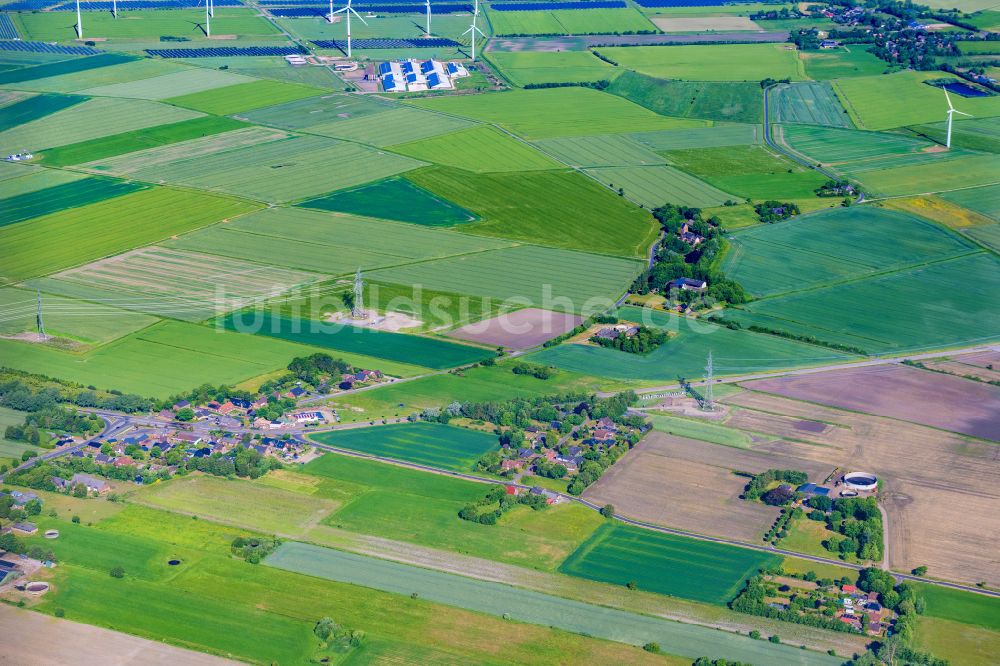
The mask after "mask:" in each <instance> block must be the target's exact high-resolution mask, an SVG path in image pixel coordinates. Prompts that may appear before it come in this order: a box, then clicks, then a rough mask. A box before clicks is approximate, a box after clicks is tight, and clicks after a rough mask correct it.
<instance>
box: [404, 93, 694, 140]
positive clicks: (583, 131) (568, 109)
mask: <svg viewBox="0 0 1000 666" xmlns="http://www.w3.org/2000/svg"><path fill="white" fill-rule="evenodd" d="M410 103H411V104H414V105H416V106H419V107H421V108H425V109H430V110H432V111H443V112H445V113H451V114H456V115H459V116H464V117H467V118H471V119H473V120H480V121H484V122H489V123H496V124H498V125H501V126H503V127H506V128H507V129H509V130H511V131H512V132H514V133H515V134H518V135H520V136H522V137H523V138H525V139H545V138H550V137H556V136H580V135H588V134H609V133H614V132H621V131H622V130H623V129H625V130H627V131H629V132H642V131H652V130H660V129H683V128H687V127H704V126H705V123H703V122H698V121H695V120H685V119H680V118H665V117H663V116H660V115H658V114H656V113H653V112H652V111H649V110H648V109H644V108H643V107H641V106H639V105H638V104H633V103H631V102H629V101H627V100H625V99H622V98H621V97H616V96H614V95H609V94H608V93H603V92H600V91H598V90H592V89H590V88H554V89H551V90H514V91H510V92H503V93H491V94H484V95H462V96H456V97H440V98H436V99H421V100H414V101H412V102H410Z"/></svg>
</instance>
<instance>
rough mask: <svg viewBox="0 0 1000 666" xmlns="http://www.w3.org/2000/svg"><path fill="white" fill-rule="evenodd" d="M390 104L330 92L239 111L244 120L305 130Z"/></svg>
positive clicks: (378, 109) (386, 106)
mask: <svg viewBox="0 0 1000 666" xmlns="http://www.w3.org/2000/svg"><path fill="white" fill-rule="evenodd" d="M392 108H393V105H392V104H390V103H389V102H386V101H384V100H381V99H379V98H375V97H370V96H367V95H347V94H344V93H331V94H329V95H322V96H319V97H308V98H306V99H300V100H296V101H292V102H285V103H283V104H276V105H272V106H267V107H263V108H258V109H254V110H253V111H248V112H246V113H244V114H240V115H241V116H242V117H244V118H246V119H247V120H249V121H251V122H254V123H260V124H262V125H272V126H274V127H281V128H284V129H293V130H294V129H305V128H312V127H314V126H316V125H323V124H328V123H337V122H342V121H345V120H350V119H353V118H363V117H365V116H371V115H374V114H376V113H385V112H386V111H388V110H389V109H392Z"/></svg>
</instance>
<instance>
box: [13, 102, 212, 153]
mask: <svg viewBox="0 0 1000 666" xmlns="http://www.w3.org/2000/svg"><path fill="white" fill-rule="evenodd" d="M201 115H202V114H200V113H197V112H195V111H188V110H187V109H179V108H177V107H174V106H167V105H166V104H159V103H157V102H150V101H147V100H138V99H111V98H99V99H90V100H87V101H86V102H83V103H81V104H77V105H75V106H73V107H72V108H69V109H64V110H62V111H58V112H56V113H53V114H52V115H50V116H46V117H45V118H42V119H40V120H35V121H32V122H29V123H25V124H23V125H19V126H18V127H15V128H13V129H8V130H6V131H4V132H0V152H3V153H4V154H7V153H13V152H17V151H21V150H30V151H32V152H39V151H41V150H42V149H44V148H51V147H53V146H65V145H67V144H70V143H77V142H79V141H87V140H88V139H96V138H99V137H103V136H110V135H112V134H120V133H122V132H128V131H131V130H136V129H142V128H144V127H153V126H154V125H164V124H166V123H176V122H180V121H181V120H189V119H191V118H197V117H199V116H201Z"/></svg>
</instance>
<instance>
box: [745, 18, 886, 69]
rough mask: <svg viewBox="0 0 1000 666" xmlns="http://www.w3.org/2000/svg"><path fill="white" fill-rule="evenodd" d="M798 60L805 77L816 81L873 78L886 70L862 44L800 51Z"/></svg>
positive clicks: (884, 64)
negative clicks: (803, 68)
mask: <svg viewBox="0 0 1000 666" xmlns="http://www.w3.org/2000/svg"><path fill="white" fill-rule="evenodd" d="M764 25H765V26H766V25H769V24H768V23H765V24H764ZM803 27H804V26H803ZM821 29H822V28H821ZM799 58H800V59H801V60H802V64H803V65H804V66H805V70H806V75H807V76H808V77H809V78H810V79H815V80H817V81H829V80H831V79H840V78H847V77H852V76H875V75H878V74H881V73H882V72H884V71H885V70H886V69H887V65H886V63H885V61H883V60H880V59H879V58H877V57H876V56H874V55H872V54H871V53H868V51H866V50H865V45H864V44H855V45H852V46H850V47H847V46H842V47H840V48H838V49H833V50H823V51H802V52H801V53H799Z"/></svg>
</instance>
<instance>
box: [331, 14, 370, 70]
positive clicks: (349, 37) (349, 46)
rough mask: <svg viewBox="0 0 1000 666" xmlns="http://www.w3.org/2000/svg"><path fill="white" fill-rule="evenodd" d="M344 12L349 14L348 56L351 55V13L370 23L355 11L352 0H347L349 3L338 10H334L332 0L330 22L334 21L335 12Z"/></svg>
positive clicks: (365, 22) (366, 23) (363, 21)
mask: <svg viewBox="0 0 1000 666" xmlns="http://www.w3.org/2000/svg"><path fill="white" fill-rule="evenodd" d="M341 13H342V14H344V15H345V16H347V57H348V58H350V57H351V14H354V15H355V16H357V17H358V18H359V19H360V20H361V22H362V23H364V24H365V25H368V21H366V20H364V19H363V18H361V14H359V13H357V12H356V11H354V7H351V0H347V4H346V5H345V6H344V7H343V8H342V9H338V10H337V11H333V0H330V23H333V15H334V14H341Z"/></svg>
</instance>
